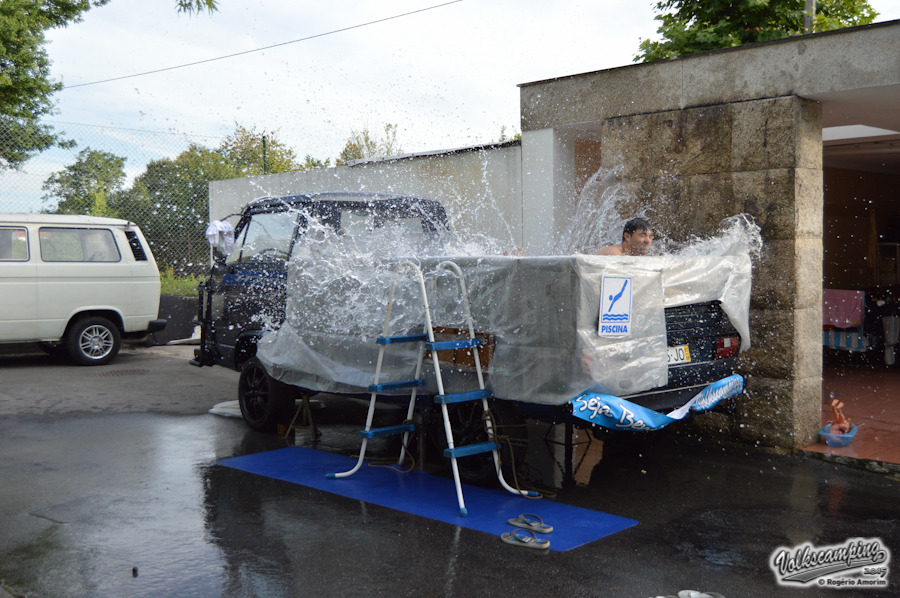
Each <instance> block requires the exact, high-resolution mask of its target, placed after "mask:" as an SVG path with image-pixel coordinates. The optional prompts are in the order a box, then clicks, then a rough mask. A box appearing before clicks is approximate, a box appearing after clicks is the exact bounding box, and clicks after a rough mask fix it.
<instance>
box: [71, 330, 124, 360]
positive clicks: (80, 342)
mask: <svg viewBox="0 0 900 598" xmlns="http://www.w3.org/2000/svg"><path fill="white" fill-rule="evenodd" d="M121 346H122V337H121V336H120V335H119V329H118V328H117V327H116V325H115V324H113V323H112V322H110V321H109V320H107V319H106V318H85V319H83V320H79V321H78V322H76V323H75V325H74V326H73V327H72V330H71V331H70V332H69V335H68V337H66V351H68V353H69V357H70V358H71V359H72V361H74V362H75V363H76V364H78V365H106V364H107V363H109V362H110V361H112V360H113V359H115V357H116V355H118V354H119V348H120V347H121Z"/></svg>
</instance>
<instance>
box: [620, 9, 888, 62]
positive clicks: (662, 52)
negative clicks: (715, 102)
mask: <svg viewBox="0 0 900 598" xmlns="http://www.w3.org/2000/svg"><path fill="white" fill-rule="evenodd" d="M655 9H656V11H657V12H659V13H662V14H658V15H657V16H656V17H654V18H655V19H656V20H657V21H659V22H660V23H661V25H660V27H659V29H657V32H658V33H659V34H660V35H661V36H662V40H661V41H651V40H649V39H645V40H642V41H641V43H640V46H639V47H640V49H641V53H640V54H638V55H637V56H636V57H635V61H638V60H641V61H644V62H649V61H651V60H660V59H663V58H672V57H675V56H684V55H687V54H694V53H696V52H704V51H707V50H715V49H717V48H729V47H733V46H740V45H743V44H749V43H754V42H764V41H769V40H773V39H780V38H783V37H788V36H792V35H800V34H801V33H803V18H804V14H805V13H804V10H805V2H804V0H663V1H661V2H657V3H656V5H655ZM877 16H878V13H877V12H875V10H874V9H873V8H872V7H871V6H869V3H868V2H867V1H865V0H818V2H817V3H816V13H815V18H814V19H813V27H812V31H813V32H818V31H829V30H832V29H840V28H842V27H852V26H856V25H866V24H868V23H871V22H872V21H873V20H875V17H877Z"/></svg>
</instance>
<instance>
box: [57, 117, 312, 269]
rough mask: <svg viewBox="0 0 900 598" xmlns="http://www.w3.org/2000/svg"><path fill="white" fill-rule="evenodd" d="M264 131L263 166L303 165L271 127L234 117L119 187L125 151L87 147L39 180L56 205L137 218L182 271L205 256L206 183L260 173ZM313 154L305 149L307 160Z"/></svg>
mask: <svg viewBox="0 0 900 598" xmlns="http://www.w3.org/2000/svg"><path fill="white" fill-rule="evenodd" d="M263 139H265V140H266V142H265V146H266V154H267V161H268V163H269V168H268V172H272V173H274V172H291V171H296V170H303V169H304V165H301V164H299V163H298V162H297V160H296V157H295V155H294V151H293V150H292V149H290V148H289V147H287V146H286V145H284V144H283V143H281V142H280V141H279V140H278V139H277V137H276V135H275V133H274V132H271V131H270V132H264V133H259V132H257V131H256V129H254V128H251V129H247V128H246V127H243V126H241V125H239V124H235V130H234V132H233V133H232V134H230V135H229V136H227V137H226V138H225V139H224V140H223V141H222V142H221V143H220V144H219V145H218V146H217V147H215V148H208V147H204V146H202V145H198V144H191V145H189V146H188V148H187V149H186V150H185V151H183V152H181V153H180V154H179V155H178V156H176V157H175V158H174V159H170V158H164V159H161V160H154V161H152V162H150V163H149V164H147V167H146V169H145V171H144V172H143V173H142V174H141V175H140V176H138V177H137V178H136V179H135V180H134V183H133V184H132V186H131V188H129V189H124V188H123V186H124V183H125V171H124V164H125V158H122V157H119V156H115V155H113V154H110V153H107V152H100V151H95V150H92V149H90V148H85V149H83V150H82V151H81V152H79V153H78V156H77V158H76V160H75V163H74V164H72V165H70V166H67V167H65V168H64V169H62V170H60V171H59V172H56V173H53V174H52V175H50V176H49V177H48V178H47V180H46V181H45V182H44V187H43V188H44V190H45V191H46V192H47V194H46V195H45V196H44V200H45V201H46V202H48V203H49V202H52V201H54V200H55V201H58V205H57V207H56V208H55V210H54V211H55V212H57V213H60V214H90V215H93V216H112V217H118V218H124V219H126V220H131V221H133V222H136V223H137V224H138V225H139V226H140V227H141V229H142V230H143V231H144V235H145V236H146V237H147V241H148V242H149V243H150V247H151V249H152V250H153V254H154V256H155V257H156V260H157V262H158V263H160V264H164V265H169V266H175V267H177V268H178V269H179V271H181V270H184V269H188V268H191V267H195V266H197V267H199V266H202V265H204V264H206V263H207V261H208V259H209V245H208V243H207V241H206V238H205V237H204V232H205V230H206V224H207V220H208V218H209V183H210V181H219V180H225V179H234V178H241V177H246V176H252V175H259V174H263V164H262V155H263ZM312 160H313V159H312V158H310V157H309V156H307V163H309V162H310V161H312Z"/></svg>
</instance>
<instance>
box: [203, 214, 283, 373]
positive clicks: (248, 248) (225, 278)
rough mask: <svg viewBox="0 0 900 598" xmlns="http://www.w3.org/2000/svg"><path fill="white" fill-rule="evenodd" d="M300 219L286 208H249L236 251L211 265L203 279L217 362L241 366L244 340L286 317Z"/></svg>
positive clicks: (240, 226)
mask: <svg viewBox="0 0 900 598" xmlns="http://www.w3.org/2000/svg"><path fill="white" fill-rule="evenodd" d="M298 218H300V216H299V215H298V213H297V212H296V211H291V210H288V209H287V207H285V208H284V209H281V210H278V211H267V212H258V213H255V214H254V213H251V214H249V215H247V216H245V217H244V218H242V219H241V221H240V222H239V223H238V226H237V230H236V234H235V245H234V252H233V253H232V254H231V255H230V256H228V257H227V258H226V259H225V261H224V263H220V264H218V265H217V266H216V267H214V268H213V270H212V272H211V274H210V280H209V281H208V283H207V288H208V289H209V292H210V295H211V296H210V301H209V306H208V307H209V312H208V313H207V320H208V324H209V328H210V329H209V331H208V332H209V340H210V341H211V342H212V343H213V345H214V346H215V349H216V351H215V353H216V355H217V357H216V362H217V363H219V364H221V365H225V366H227V367H232V368H237V367H240V362H241V361H243V359H244V358H245V357H247V356H249V355H252V347H248V346H246V345H247V344H248V343H249V344H253V343H255V341H256V338H257V336H258V333H259V332H260V331H262V330H266V329H271V328H277V327H278V326H279V325H280V324H281V322H282V320H283V319H284V297H285V295H284V293H285V281H286V279H287V259H288V257H289V256H290V252H291V247H292V246H293V243H294V238H295V236H296V234H297V233H296V229H297V220H298ZM247 350H250V351H251V353H250V354H249V355H245V354H246V351H247Z"/></svg>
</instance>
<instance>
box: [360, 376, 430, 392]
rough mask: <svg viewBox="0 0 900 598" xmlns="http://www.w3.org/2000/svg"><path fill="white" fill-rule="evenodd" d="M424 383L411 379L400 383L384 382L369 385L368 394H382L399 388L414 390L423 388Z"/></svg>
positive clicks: (418, 379)
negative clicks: (419, 387)
mask: <svg viewBox="0 0 900 598" xmlns="http://www.w3.org/2000/svg"><path fill="white" fill-rule="evenodd" d="M424 384H425V381H424V380H422V379H421V378H413V379H412V380H402V381H400V382H384V383H382V384H370V385H369V392H384V391H386V390H397V389H400V388H414V387H416V386H423V385H424Z"/></svg>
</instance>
